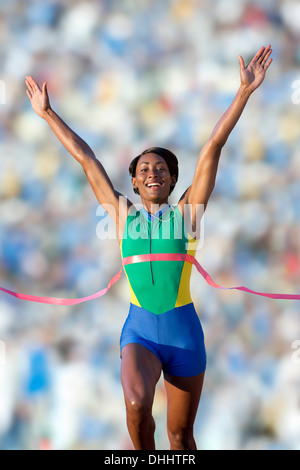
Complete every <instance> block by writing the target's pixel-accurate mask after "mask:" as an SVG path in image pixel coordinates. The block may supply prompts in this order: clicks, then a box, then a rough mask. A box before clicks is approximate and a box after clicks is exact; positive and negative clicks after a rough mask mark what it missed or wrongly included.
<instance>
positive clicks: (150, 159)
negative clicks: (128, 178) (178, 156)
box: [138, 153, 166, 165]
mask: <svg viewBox="0 0 300 470" xmlns="http://www.w3.org/2000/svg"><path fill="white" fill-rule="evenodd" d="M147 163H148V164H149V163H150V164H152V165H153V164H158V163H165V164H166V161H165V159H164V158H163V157H161V156H160V155H156V153H147V154H146V155H142V156H141V157H140V159H139V161H138V165H142V164H147Z"/></svg>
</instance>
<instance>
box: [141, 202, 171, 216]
mask: <svg viewBox="0 0 300 470" xmlns="http://www.w3.org/2000/svg"><path fill="white" fill-rule="evenodd" d="M142 204H143V206H144V209H145V210H146V211H147V212H148V213H149V214H151V215H155V214H157V212H158V211H159V210H160V209H161V208H162V207H163V206H165V205H166V204H168V199H166V200H163V201H155V202H153V201H145V200H142Z"/></svg>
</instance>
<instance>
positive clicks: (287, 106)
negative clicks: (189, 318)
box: [0, 0, 300, 450]
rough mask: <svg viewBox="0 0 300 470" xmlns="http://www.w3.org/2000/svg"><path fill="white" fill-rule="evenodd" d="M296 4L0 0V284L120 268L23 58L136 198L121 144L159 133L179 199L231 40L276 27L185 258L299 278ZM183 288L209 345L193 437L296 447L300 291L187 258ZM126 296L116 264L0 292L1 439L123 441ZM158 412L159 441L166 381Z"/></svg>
mask: <svg viewBox="0 0 300 470" xmlns="http://www.w3.org/2000/svg"><path fill="white" fill-rule="evenodd" d="M299 22H300V4H299V2H298V1H297V0H265V1H264V2H259V1H248V0H240V1H238V2H236V1H234V0H164V1H159V0H147V1H143V2H134V1H133V0H122V2H120V1H118V0H90V1H85V0H44V1H41V0H40V1H38V0H26V1H24V0H0V57H1V68H0V70H1V72H0V80H1V87H0V92H1V96H0V137H1V138H0V285H1V286H3V287H6V288H8V289H11V290H16V291H18V292H22V293H28V294H34V295H48V296H54V297H70V298H73V297H83V296H86V295H89V294H92V293H94V292H96V291H98V290H100V289H102V288H103V287H105V286H106V285H107V283H108V281H109V280H110V278H111V277H112V276H113V275H114V274H115V273H116V272H117V271H118V270H119V269H120V254H119V249H118V243H117V240H116V239H115V237H107V239H103V238H105V237H101V236H99V232H97V225H98V224H99V222H100V221H101V220H102V218H101V217H102V216H101V215H99V214H100V212H99V207H98V203H97V201H96V199H95V197H94V195H93V192H92V190H91V188H90V186H89V185H88V182H87V180H86V178H85V174H84V172H83V171H82V169H81V167H80V166H79V165H78V163H77V162H76V161H73V159H72V158H71V157H70V156H69V155H68V154H67V152H66V151H65V149H64V148H63V147H62V145H61V144H60V143H59V142H58V141H57V139H56V138H55V136H54V135H53V134H52V132H51V130H50V129H49V128H48V127H47V125H46V123H45V122H43V121H42V120H41V119H40V118H39V117H37V116H36V115H35V114H34V112H33V111H32V108H31V105H30V102H29V100H28V98H27V96H26V86H25V76H26V75H32V76H33V77H34V78H35V79H36V80H37V81H38V82H39V83H40V84H42V83H43V82H44V81H47V84H48V90H49V94H50V100H51V104H52V107H53V108H54V109H55V111H56V112H57V113H58V114H59V115H60V116H61V117H62V118H63V119H64V120H65V121H66V122H67V123H68V124H69V125H70V127H72V128H73V129H74V130H75V131H76V132H77V133H78V134H79V135H80V136H81V137H83V138H84V139H85V140H86V141H87V142H88V143H89V145H90V146H91V147H92V149H93V150H94V152H95V154H96V155H97V157H98V158H99V159H100V160H101V162H102V163H103V165H104V167H105V168H106V170H107V172H108V174H109V176H110V177H111V179H112V181H113V183H114V185H115V187H116V189H117V190H118V191H120V192H121V193H123V194H125V195H126V196H128V197H129V198H130V199H131V200H132V201H134V202H138V200H137V199H136V195H134V194H133V192H132V189H131V182H130V178H129V174H128V165H129V162H130V161H131V160H132V158H134V157H135V156H136V155H138V154H139V153H140V152H141V151H142V150H144V149H145V148H148V147H150V146H154V145H155V146H161V147H166V148H170V149H171V150H173V151H174V152H175V153H176V154H177V156H178V159H179V163H180V174H179V182H178V184H177V186H176V188H175V190H174V192H173V193H172V202H174V203H175V202H176V200H177V199H178V198H179V197H180V196H181V194H182V193H183V191H184V190H185V189H186V187H187V186H188V185H189V184H190V183H191V180H192V177H193V172H194V168H195V164H196V161H197V157H198V154H199V151H200V149H201V147H202V146H203V144H204V143H205V141H206V139H207V138H208V137H209V135H210V132H211V131H212V129H213V126H214V125H215V124H216V122H217V121H218V119H219V118H220V116H221V114H222V113H223V112H224V111H225V110H226V108H227V106H228V105H229V104H230V102H231V100H232V99H233V97H234V95H235V93H236V91H237V89H238V86H239V64H238V55H239V54H241V55H242V56H243V57H244V59H245V62H246V63H248V62H249V61H250V60H251V58H252V57H253V55H254V54H255V52H256V51H257V50H258V48H259V47H260V46H261V45H267V44H269V43H270V44H271V45H272V48H273V64H272V66H271V68H270V69H269V71H268V73H267V77H266V80H265V81H264V83H263V84H262V86H261V87H260V88H259V90H257V91H256V93H255V94H254V95H253V96H252V97H251V99H250V101H249V103H248V105H247V108H246V110H245V112H244V114H243V116H242V118H241V120H240V122H239V123H238V125H237V127H236V129H235V130H234V131H233V133H232V135H231V136H230V139H229V140H228V142H227V145H226V147H225V148H224V151H223V154H222V159H221V162H220V167H219V173H218V177H217V182H216V187H215V190H214V192H213V195H212V197H211V200H210V202H209V205H208V208H207V211H206V214H205V219H204V243H203V247H202V249H201V250H200V251H199V252H198V254H197V258H198V260H199V261H200V262H201V263H202V265H203V267H204V268H205V269H206V270H207V271H208V272H209V273H210V274H211V276H212V277H213V279H214V280H215V281H216V282H218V284H220V285H223V286H236V285H246V286H247V287H249V288H251V289H253V290H257V291H261V292H280V293H299V282H300V241H299V240H300V236H299V235H300V210H299V208H300V184H299V183H300V164H299V161H300V140H299V120H300V107H299V106H300V105H299V103H298V97H299V93H298V91H297V85H299V88H300V84H299V82H298V84H297V80H298V81H299V80H300V32H299ZM299 91H300V90H299ZM192 294H193V298H194V300H195V304H196V307H197V311H198V313H199V316H200V319H201V322H202V325H203V329H204V332H205V336H206V347H207V354H208V370H207V373H206V382H205V386H204V391H203V396H202V401H201V403H200V408H199V413H198V416H197V420H196V424H195V438H196V441H197V445H198V448H199V449H216V450H218V449H268V450H269V449H286V450H299V449H300V402H299V385H300V359H299V361H297V360H293V357H294V359H295V358H297V354H295V353H296V352H297V351H296V350H295V349H293V344H294V342H295V341H296V340H300V318H299V302H296V301H274V300H268V299H265V298H263V297H255V296H253V295H251V294H244V293H241V292H238V291H232V290H229V291H226V290H225V291H218V290H215V289H213V288H212V287H209V286H208V285H207V284H206V283H205V282H204V281H203V279H202V278H200V276H199V275H198V274H196V273H195V274H193V276H192ZM128 304H129V289H128V287H127V284H126V280H125V279H124V276H123V277H122V279H121V280H120V281H119V283H117V284H116V285H115V286H114V287H113V288H112V289H111V290H110V291H109V293H108V294H106V295H105V296H104V297H102V298H100V299H98V300H93V301H91V302H87V303H82V304H79V305H77V306H74V307H55V306H49V305H43V304H39V303H35V304H34V303H27V302H25V301H20V300H16V299H15V298H12V297H10V296H7V295H6V294H4V293H1V295H0V340H1V341H3V342H4V344H5V351H4V350H3V348H2V356H3V357H2V358H0V448H1V450H4V449H15V450H18V449H130V448H131V444H130V441H129V438H128V435H127V429H126V419H125V408H124V403H123V396H122V390H121V384H120V357H119V336H120V331H121V328H122V325H123V322H124V320H125V318H126V315H127V311H128ZM1 344H3V343H1ZM293 354H294V355H293ZM298 357H299V355H298ZM298 362H299V363H298ZM154 415H155V418H156V421H157V431H156V439H157V447H158V448H159V449H163V448H168V441H167V436H166V430H165V419H166V402H165V394H164V386H163V381H162V380H161V381H160V382H159V384H158V388H157V395H156V398H155V404H154Z"/></svg>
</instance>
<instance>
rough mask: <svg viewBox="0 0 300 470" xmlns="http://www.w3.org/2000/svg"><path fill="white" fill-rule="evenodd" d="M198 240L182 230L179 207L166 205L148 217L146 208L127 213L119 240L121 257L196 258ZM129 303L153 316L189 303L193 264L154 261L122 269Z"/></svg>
mask: <svg viewBox="0 0 300 470" xmlns="http://www.w3.org/2000/svg"><path fill="white" fill-rule="evenodd" d="M197 244H198V242H197V240H194V239H192V238H191V237H190V236H189V234H188V233H187V231H186V229H185V224H184V220H183V217H182V215H181V213H180V211H179V209H178V207H174V206H169V205H165V206H164V207H163V208H162V210H161V211H160V212H158V213H157V214H155V215H154V216H151V215H150V214H149V213H148V212H147V211H146V210H145V209H142V210H141V211H136V210H134V211H132V212H130V213H129V215H128V218H127V221H126V225H125V230H124V234H123V238H122V241H121V255H122V258H125V257H127V256H134V255H142V254H152V253H183V254H190V255H195V251H196V248H197ZM124 270H125V273H126V275H127V279H128V283H129V287H130V291H131V303H132V304H134V305H137V306H139V307H142V308H144V309H146V310H148V311H150V312H152V313H155V314H156V315H159V314H161V313H164V312H166V311H168V310H171V309H173V308H175V307H180V306H183V305H187V304H189V303H191V302H192V299H191V295H190V276H191V270H192V264H191V263H188V262H184V261H153V262H142V263H135V264H130V265H126V266H124Z"/></svg>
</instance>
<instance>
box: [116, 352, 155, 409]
mask: <svg viewBox="0 0 300 470" xmlns="http://www.w3.org/2000/svg"><path fill="white" fill-rule="evenodd" d="M161 371H162V364H161V362H160V360H159V359H158V357H157V356H156V355H155V354H154V353H152V352H151V351H150V350H148V349H147V348H146V347H145V346H142V345H141V344H136V343H130V344H127V345H126V346H125V347H124V348H123V350H122V361H121V382H122V387H123V391H124V397H125V401H126V402H129V403H131V404H132V403H136V402H139V403H140V402H143V401H147V402H149V401H150V402H151V401H153V398H154V392H155V386H156V384H157V382H158V380H159V378H160V375H161Z"/></svg>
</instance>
